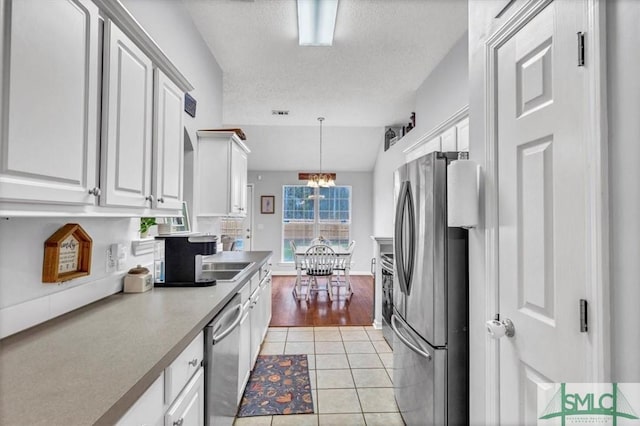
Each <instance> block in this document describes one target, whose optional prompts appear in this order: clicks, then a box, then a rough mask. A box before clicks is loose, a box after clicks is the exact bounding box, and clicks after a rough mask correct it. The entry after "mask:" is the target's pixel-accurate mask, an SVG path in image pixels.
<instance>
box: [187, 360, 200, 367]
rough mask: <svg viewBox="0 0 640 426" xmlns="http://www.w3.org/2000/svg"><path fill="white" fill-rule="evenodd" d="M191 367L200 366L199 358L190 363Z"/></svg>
mask: <svg viewBox="0 0 640 426" xmlns="http://www.w3.org/2000/svg"><path fill="white" fill-rule="evenodd" d="M189 365H191V366H192V367H195V366H196V365H198V358H194V359H192V360H191V361H189Z"/></svg>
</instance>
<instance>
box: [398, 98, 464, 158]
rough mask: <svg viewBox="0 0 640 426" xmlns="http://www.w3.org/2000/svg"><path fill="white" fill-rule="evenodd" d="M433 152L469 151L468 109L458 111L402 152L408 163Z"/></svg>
mask: <svg viewBox="0 0 640 426" xmlns="http://www.w3.org/2000/svg"><path fill="white" fill-rule="evenodd" d="M434 151H443V152H453V151H469V115H468V108H466V107H465V108H463V109H461V110H460V111H458V112H457V113H456V114H454V115H453V116H451V117H450V118H449V119H447V120H446V121H444V122H443V123H442V124H440V125H439V126H437V127H436V128H435V129H433V130H431V131H430V132H429V133H427V134H426V135H424V136H422V137H421V138H420V139H418V141H417V142H416V143H414V144H413V145H411V146H409V147H407V148H406V149H405V150H404V151H403V152H404V153H405V155H406V157H405V159H406V161H407V162H409V161H412V160H415V159H416V158H419V157H422V156H423V155H426V154H428V153H430V152H434Z"/></svg>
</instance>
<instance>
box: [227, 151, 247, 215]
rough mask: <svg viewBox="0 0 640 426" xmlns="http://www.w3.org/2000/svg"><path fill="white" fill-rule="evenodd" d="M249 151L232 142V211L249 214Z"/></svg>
mask: <svg viewBox="0 0 640 426" xmlns="http://www.w3.org/2000/svg"><path fill="white" fill-rule="evenodd" d="M246 188H247V153H246V152H244V150H243V149H242V148H241V147H240V146H239V145H238V144H236V143H232V144H231V188H230V189H229V192H230V196H231V202H230V206H231V211H230V213H233V214H236V215H240V216H244V215H246V214H247V212H246V208H247V190H246Z"/></svg>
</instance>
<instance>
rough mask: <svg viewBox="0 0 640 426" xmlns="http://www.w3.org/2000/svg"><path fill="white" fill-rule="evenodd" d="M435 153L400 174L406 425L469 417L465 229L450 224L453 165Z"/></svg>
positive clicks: (398, 241)
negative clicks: (449, 184)
mask: <svg viewBox="0 0 640 426" xmlns="http://www.w3.org/2000/svg"><path fill="white" fill-rule="evenodd" d="M456 158H457V153H441V152H433V153H431V154H427V155H425V156H423V157H420V158H418V159H416V160H414V161H412V162H410V163H407V164H405V165H404V166H402V167H400V168H399V169H398V170H397V171H396V172H395V174H394V197H395V206H396V215H395V233H394V256H395V257H394V264H395V265H394V266H395V268H394V282H393V303H394V310H393V316H392V321H391V323H392V328H393V331H394V341H393V367H394V374H393V386H394V392H395V397H396V402H397V403H398V408H399V409H400V413H401V414H402V418H403V419H404V421H405V423H406V424H407V425H410V426H411V425H445V424H448V425H458V424H468V423H469V402H468V401H469V333H468V311H469V309H468V273H467V270H468V262H467V253H468V244H467V241H468V239H467V231H466V230H465V229H462V228H449V227H448V226H447V166H448V164H449V163H450V161H452V160H455V159H456Z"/></svg>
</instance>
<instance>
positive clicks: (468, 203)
mask: <svg viewBox="0 0 640 426" xmlns="http://www.w3.org/2000/svg"><path fill="white" fill-rule="evenodd" d="M447 222H448V224H449V226H452V227H462V228H473V227H475V226H477V225H478V165H477V164H476V163H475V162H473V161H471V160H454V161H452V162H451V164H449V167H448V170H447Z"/></svg>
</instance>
